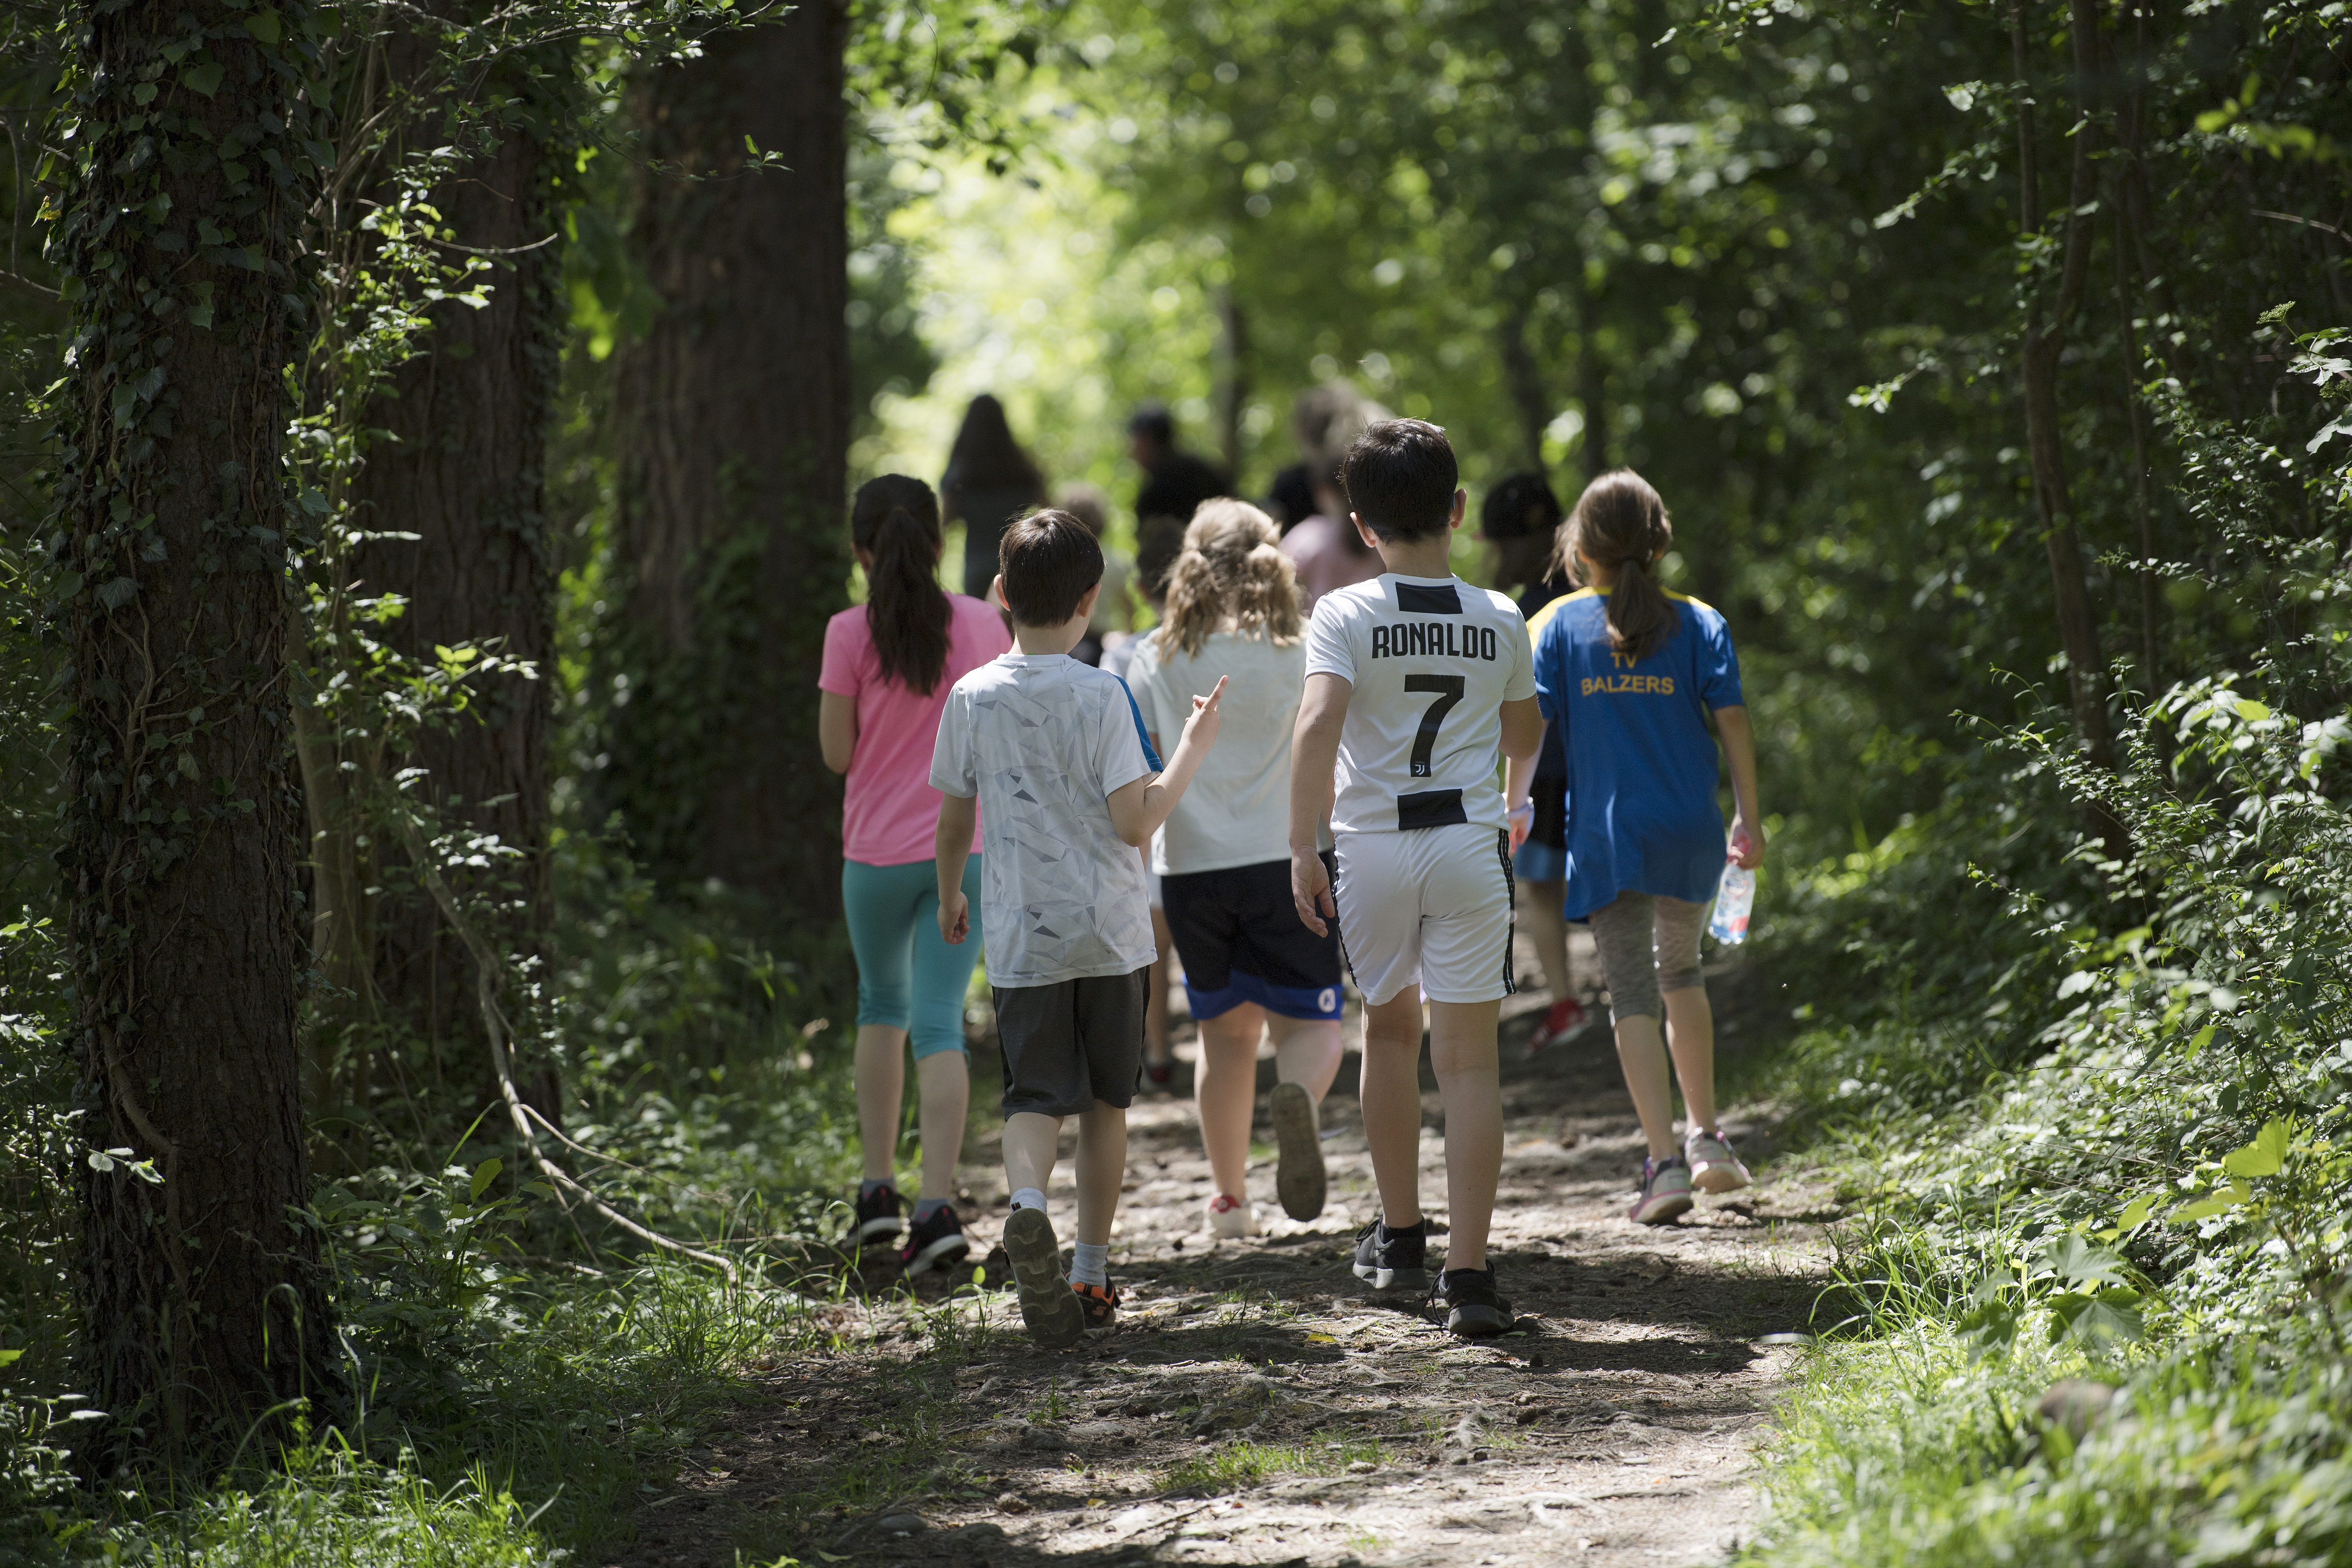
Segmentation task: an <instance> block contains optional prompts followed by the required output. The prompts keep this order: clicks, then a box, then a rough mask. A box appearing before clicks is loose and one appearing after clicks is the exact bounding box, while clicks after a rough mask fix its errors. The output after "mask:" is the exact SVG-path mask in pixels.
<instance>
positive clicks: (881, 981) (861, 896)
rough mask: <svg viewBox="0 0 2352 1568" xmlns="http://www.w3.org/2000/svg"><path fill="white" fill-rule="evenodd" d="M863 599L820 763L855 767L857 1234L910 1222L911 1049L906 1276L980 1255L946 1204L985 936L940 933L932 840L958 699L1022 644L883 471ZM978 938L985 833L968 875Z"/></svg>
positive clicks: (864, 524)
mask: <svg viewBox="0 0 2352 1568" xmlns="http://www.w3.org/2000/svg"><path fill="white" fill-rule="evenodd" d="M849 530H850V539H851V542H852V544H853V545H854V546H855V548H856V552H857V563H858V564H859V565H860V566H863V567H864V568H865V569H866V603H865V604H863V605H856V606H854V607H852V608H850V609H846V610H844V611H842V612H841V614H839V615H837V616H834V617H833V619H832V621H831V622H830V623H829V624H828V625H827V626H825V629H824V668H823V670H822V671H821V673H819V675H818V676H817V687H818V689H819V692H820V693H821V695H820V696H819V698H818V704H819V706H818V712H817V736H818V741H819V743H820V744H821V745H822V746H823V747H824V765H825V766H826V767H828V768H831V769H832V770H833V771H834V772H835V773H846V774H847V775H848V787H847V788H846V789H845V791H844V792H843V795H842V805H841V851H842V866H841V903H842V909H843V910H844V912H845V916H846V918H847V920H848V921H849V944H850V947H851V948H852V950H853V951H855V952H856V955H857V1069H856V1072H857V1127H858V1136H859V1140H860V1142H862V1144H863V1145H864V1149H865V1157H866V1179H865V1181H864V1182H863V1183H861V1184H860V1185H859V1188H858V1194H857V1222H856V1229H857V1241H858V1244H859V1245H860V1246H861V1247H863V1246H866V1245H867V1244H870V1243H887V1242H889V1241H891V1240H893V1239H895V1238H896V1237H898V1234H899V1232H900V1231H901V1230H902V1229H904V1228H905V1222H904V1220H902V1219H901V1217H900V1211H899V1202H898V1182H897V1176H896V1173H895V1171H894V1169H893V1166H894V1164H895V1163H896V1159H897V1155H898V1122H899V1107H900V1104H901V1101H902V1099H903V1096H904V1093H905V1089H906V1071H907V1069H906V1058H905V1057H904V1055H903V1054H902V1053H903V1052H904V1051H905V1050H906V1048H907V1045H908V1042H909V1041H911V1042H912V1043H913V1046H914V1053H915V1079H916V1086H917V1094H918V1097H919V1100H920V1102H921V1126H922V1139H923V1174H922V1191H921V1196H920V1199H919V1202H918V1203H917V1204H916V1205H915V1218H914V1228H913V1231H912V1233H911V1234H910V1235H909V1236H908V1238H907V1244H906V1246H905V1247H903V1248H902V1249H901V1250H900V1252H899V1260H900V1262H901V1263H902V1264H904V1265H905V1268H906V1271H907V1272H908V1273H909V1274H920V1273H923V1272H924V1271H925V1270H927V1269H929V1268H931V1267H933V1266H934V1265H935V1264H939V1263H941V1262H949V1263H952V1262H954V1261H955V1260H956V1259H957V1258H961V1257H962V1256H963V1255H964V1254H965V1253H966V1252H968V1251H969V1250H970V1245H969V1244H968V1243H967V1242H966V1241H965V1239H964V1235H963V1227H962V1226H961V1224H960V1223H959V1222H958V1221H957V1218H956V1212H955V1207H954V1205H952V1204H951V1203H950V1202H949V1199H950V1195H951V1194H953V1192H954V1190H955V1189H954V1181H955V1166H956V1156H957V1155H958V1154H959V1153H961V1152H962V1148H963V1128H964V1113H965V1110H966V1102H967V1100H969V1098H970V1095H971V1079H970V1077H969V1076H968V1069H967V1064H966V1061H965V1056H964V1047H963V998H964V989H965V987H966V985H967V984H969V983H970V981H971V965H972V960H973V956H974V955H975V954H976V953H978V952H979V951H980V944H979V943H978V942H964V943H963V944H961V945H960V946H956V947H950V946H949V945H948V944H947V943H946V942H943V941H941V940H940V931H939V915H938V910H939V882H938V874H937V872H936V870H935V869H934V868H933V866H932V836H933V834H934V833H935V832H936V831H937V827H938V823H939V815H940V797H939V792H938V791H937V790H934V789H933V788H931V785H930V771H931V749H932V745H933V742H935V741H936V740H937V739H938V736H939V730H940V710H941V709H943V708H944V707H945V706H946V705H947V699H948V690H949V689H950V687H952V686H954V685H955V683H956V681H957V680H958V679H960V678H961V676H963V675H964V674H965V673H966V672H967V671H969V670H972V669H975V668H979V667H980V666H981V665H983V664H986V663H987V662H988V661H989V660H990V659H992V658H996V657H997V656H998V655H999V654H1002V653H1003V652H1004V651H1006V650H1007V649H1008V648H1010V647H1012V646H1013V638H1012V636H1011V634H1010V633H1008V632H1007V631H1006V630H1005V626H1004V618H1003V616H1000V615H999V614H998V613H997V612H996V611H995V610H993V609H992V608H990V607H989V606H988V605H985V604H982V602H981V601H980V600H978V599H974V598H969V597H967V596H965V595H961V594H950V593H946V592H944V591H943V590H941V589H940V585H939V582H938V576H939V562H940V503H939V500H938V498H937V497H935V496H934V495H932V493H931V487H930V486H929V485H927V484H925V483H923V481H922V480H920V479H908V478H907V477H906V476H905V475H903V474H885V475H883V476H882V477H881V478H880V479H869V480H868V481H866V484H864V485H862V486H860V487H859V489H858V491H857V499H856V501H855V502H854V503H853V504H852V506H851V509H850V516H849ZM963 886H964V891H965V892H966V894H968V895H969V896H970V897H971V908H972V910H973V914H972V920H973V921H974V929H975V930H977V926H978V921H979V918H980V916H979V912H978V911H979V910H980V834H979V830H978V828H977V827H975V828H974V829H973V832H972V846H971V861H970V862H969V863H968V864H967V865H966V866H965V868H964V874H963Z"/></svg>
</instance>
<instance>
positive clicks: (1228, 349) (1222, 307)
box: [1217, 284, 1249, 483]
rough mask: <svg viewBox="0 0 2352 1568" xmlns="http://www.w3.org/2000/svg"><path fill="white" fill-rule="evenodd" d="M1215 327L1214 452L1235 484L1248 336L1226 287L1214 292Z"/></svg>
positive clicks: (1246, 396)
mask: <svg viewBox="0 0 2352 1568" xmlns="http://www.w3.org/2000/svg"><path fill="white" fill-rule="evenodd" d="M1217 323H1218V325H1219V326H1220V327H1222V328H1223V331H1222V333H1221V334H1220V335H1219V338H1218V342H1217V451H1218V455H1219V456H1220V457H1222V458H1224V462H1225V472H1226V473H1228V474H1231V475H1232V476H1233V477H1234V481H1235V482H1236V483H1238V482H1239V481H1240V479H1241V472H1242V416H1244V414H1246V413H1247V412H1248V408H1249V357H1248V356H1249V333H1248V328H1247V326H1246V325H1245V324H1244V321H1243V320H1242V306H1241V301H1240V300H1236V299H1234V290H1233V288H1232V286H1231V285H1230V284H1228V285H1227V286H1225V287H1224V288H1222V289H1218V290H1217Z"/></svg>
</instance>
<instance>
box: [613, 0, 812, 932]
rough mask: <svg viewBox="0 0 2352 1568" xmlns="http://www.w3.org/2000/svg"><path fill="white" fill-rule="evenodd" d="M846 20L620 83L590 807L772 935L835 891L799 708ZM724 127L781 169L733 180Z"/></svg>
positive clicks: (797, 28) (662, 863)
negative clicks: (623, 243)
mask: <svg viewBox="0 0 2352 1568" xmlns="http://www.w3.org/2000/svg"><path fill="white" fill-rule="evenodd" d="M846 15H847V13H846V5H845V0H818V3H815V4H810V5H802V6H800V7H798V8H796V9H795V10H793V13H792V14H791V16H789V17H788V18H787V19H786V20H785V21H784V22H782V24H780V25H778V26H767V27H759V28H754V29H751V30H750V31H747V32H742V33H737V34H730V35H725V36H722V37H719V38H718V39H715V40H713V41H712V43H711V44H710V46H709V53H708V54H707V55H706V56H704V57H703V58H700V59H698V60H692V61H688V62H684V63H678V64H667V65H664V66H661V67H659V68H657V69H655V70H652V71H650V72H648V73H647V74H646V76H645V77H644V78H643V79H640V80H639V81H638V82H637V83H636V84H635V87H634V89H633V96H634V103H633V109H634V112H635V116H636V118H637V121H638V123H639V124H640V125H641V126H642V128H643V130H644V133H645V138H646V144H645V150H646V155H647V161H648V166H649V172H648V174H647V176H646V179H645V183H644V185H643V188H642V189H641V191H640V193H639V199H638V202H637V205H636V210H635V214H634V216H633V218H632V226H631V230H630V238H631V243H632V247H633V249H634V251H635V255H636V257H637V258H639V260H640V263H641V265H642V266H643V268H645V272H646V280H647V281H648V282H649V283H650V284H651V286H652V288H653V289H654V290H655V292H656V294H658V295H659V297H660V299H661V300H662V301H663V303H662V306H661V309H660V310H659V312H658V314H657V316H656V320H655V321H654V324H653V325H652V327H651V329H650V330H649V331H647V332H646V334H645V336H644V337H643V338H642V339H641V340H639V341H638V342H635V343H633V344H631V345H629V346H628V347H627V348H625V350H624V351H622V353H621V356H620V359H621V363H620V366H619V372H618V376H617V381H616V386H615V391H614V416H615V421H616V424H617V425H618V427H619V432H620V434H619V447H620V482H619V516H620V540H621V546H620V548H621V555H622V559H623V564H624V567H625V570H626V571H627V572H628V574H629V575H630V579H631V580H630V584H629V587H628V590H627V601H626V603H627V611H626V616H627V626H626V630H625V634H624V636H625V640H624V644H623V649H622V656H621V657H622V660H623V666H622V668H621V670H620V671H619V673H618V675H617V676H616V677H615V682H616V689H614V692H613V697H612V700H613V702H614V709H613V720H612V734H613V744H612V747H611V752H612V757H613V762H612V764H611V769H610V773H609V775H608V781H607V787H608V791H609V793H608V795H607V798H608V800H609V801H610V802H611V803H612V804H613V805H616V806H618V808H619V809H620V810H621V812H622V813H623V816H624V819H625V822H626V824H627V826H628V830H629V832H630V834H631V836H632V837H633V839H634V841H635V844H636V846H637V847H638V850H639V852H640V853H641V854H642V855H643V856H644V857H645V858H646V861H647V862H648V863H649V865H650V866H651V867H652V868H653V869H654V870H655V872H656V875H657V876H658V877H661V878H663V879H667V880H668V881H670V882H672V883H673V884H675V883H678V882H688V881H692V882H699V881H702V880H705V879H715V880H717V881H719V882H720V883H723V884H725V885H727V886H728V887H729V888H730V889H734V890H737V891H739V892H741V893H746V894H749V895H751V897H752V898H753V899H755V900H758V901H759V902H760V903H761V904H762V905H764V906H765V909H766V910H767V912H768V913H769V914H770V915H771V916H772V917H774V918H776V919H779V920H781V921H785V922H788V923H791V922H798V921H824V920H827V919H830V918H831V917H832V915H833V914H834V913H835V910H837V908H838V906H839V901H840V891H839V880H840V877H839V870H840V858H841V846H840V798H841V795H840V788H839V785H838V784H836V783H835V780H834V779H833V777H832V776H831V775H830V774H829V773H826V772H825V771H824V767H823V766H822V765H821V763H820V761H819V753H818V750H817V742H816V702H815V695H814V694H815V689H816V678H817V669H818V665H819V662H820V659H821V657H822V654H823V651H824V626H825V622H826V620H827V619H828V618H829V617H830V616H832V615H833V613H834V612H835V611H836V610H838V609H840V608H842V607H843V605H845V604H846V603H847V590H846V585H845V582H846V575H847V562H846V558H845V552H844V548H843V533H844V530H845V501H846V497H845V487H846V462H847V447H848V437H849V412H850V410H849V333H848V327H847V325H846V323H845V316H844V312H845V308H846V306H847V303H848V275H847V249H848V240H847V232H846V228H845V206H844V185H843V182H844V178H845V165H844V157H845V132H846V122H845V109H844V100H843V48H844V44H845V35H846V26H847V22H846ZM746 136H749V137H750V138H751V141H752V142H755V143H756V144H757V145H758V146H759V148H760V149H761V151H762V152H763V153H774V154H776V155H777V157H778V159H779V161H780V162H782V163H783V164H785V165H786V167H785V168H782V169H778V168H767V169H746V168H745V167H744V165H745V163H746V153H745V148H744V139H745V137H746ZM665 165H667V168H668V169H670V170H676V171H682V172H683V174H685V175H688V176H699V177H679V175H678V174H676V173H666V172H665ZM621 682H625V685H621V684H619V683H621Z"/></svg>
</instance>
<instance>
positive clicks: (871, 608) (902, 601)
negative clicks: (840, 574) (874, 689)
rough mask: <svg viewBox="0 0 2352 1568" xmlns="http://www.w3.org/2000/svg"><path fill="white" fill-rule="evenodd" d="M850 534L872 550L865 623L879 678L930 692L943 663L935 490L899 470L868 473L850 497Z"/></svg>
mask: <svg viewBox="0 0 2352 1568" xmlns="http://www.w3.org/2000/svg"><path fill="white" fill-rule="evenodd" d="M849 537H850V539H851V540H852V541H853V542H855V543H856V546H857V548H858V549H860V550H864V551H868V552H872V554H873V557H874V564H873V565H871V566H869V567H867V568H866V629H867V630H868V631H870V632H871V633H872V634H873V636H874V651H875V653H876V654H877V656H879V658H881V660H882V679H885V680H895V681H897V682H898V684H899V685H901V686H903V687H905V688H907V689H908V690H909V691H915V692H919V693H920V694H922V695H923V696H925V697H929V695H930V694H931V689H932V688H933V687H936V686H937V685H939V683H940V676H941V675H942V674H944V673H946V670H947V666H948V620H949V610H948V596H947V595H946V594H945V593H943V592H941V591H940V584H939V569H940V501H939V498H938V497H937V496H935V495H933V494H932V493H931V487H930V486H929V485H927V484H925V483H923V481H922V480H920V479H908V477H907V476H906V475H904V474H884V475H882V476H881V477H880V478H878V479H868V480H866V482H865V483H864V484H862V485H860V486H858V487H857V499H856V500H854V501H852V502H851V503H850V507H849Z"/></svg>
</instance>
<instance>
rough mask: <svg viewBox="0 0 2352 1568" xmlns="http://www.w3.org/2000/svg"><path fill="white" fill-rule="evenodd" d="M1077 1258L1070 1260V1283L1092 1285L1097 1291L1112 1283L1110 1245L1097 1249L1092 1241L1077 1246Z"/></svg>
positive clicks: (1106, 1243) (1082, 1242)
mask: <svg viewBox="0 0 2352 1568" xmlns="http://www.w3.org/2000/svg"><path fill="white" fill-rule="evenodd" d="M1070 1283H1071V1284H1073V1285H1092V1286H1095V1287H1096V1288H1097V1289H1100V1288H1101V1287H1103V1286H1106V1285H1108V1284H1109V1283H1110V1243H1109V1242H1108V1241H1106V1242H1104V1243H1103V1244H1102V1245H1101V1246H1099V1247H1097V1246H1096V1245H1095V1244H1094V1243H1093V1242H1091V1241H1081V1242H1078V1243H1076V1256H1075V1257H1073V1258H1071V1259H1070Z"/></svg>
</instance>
